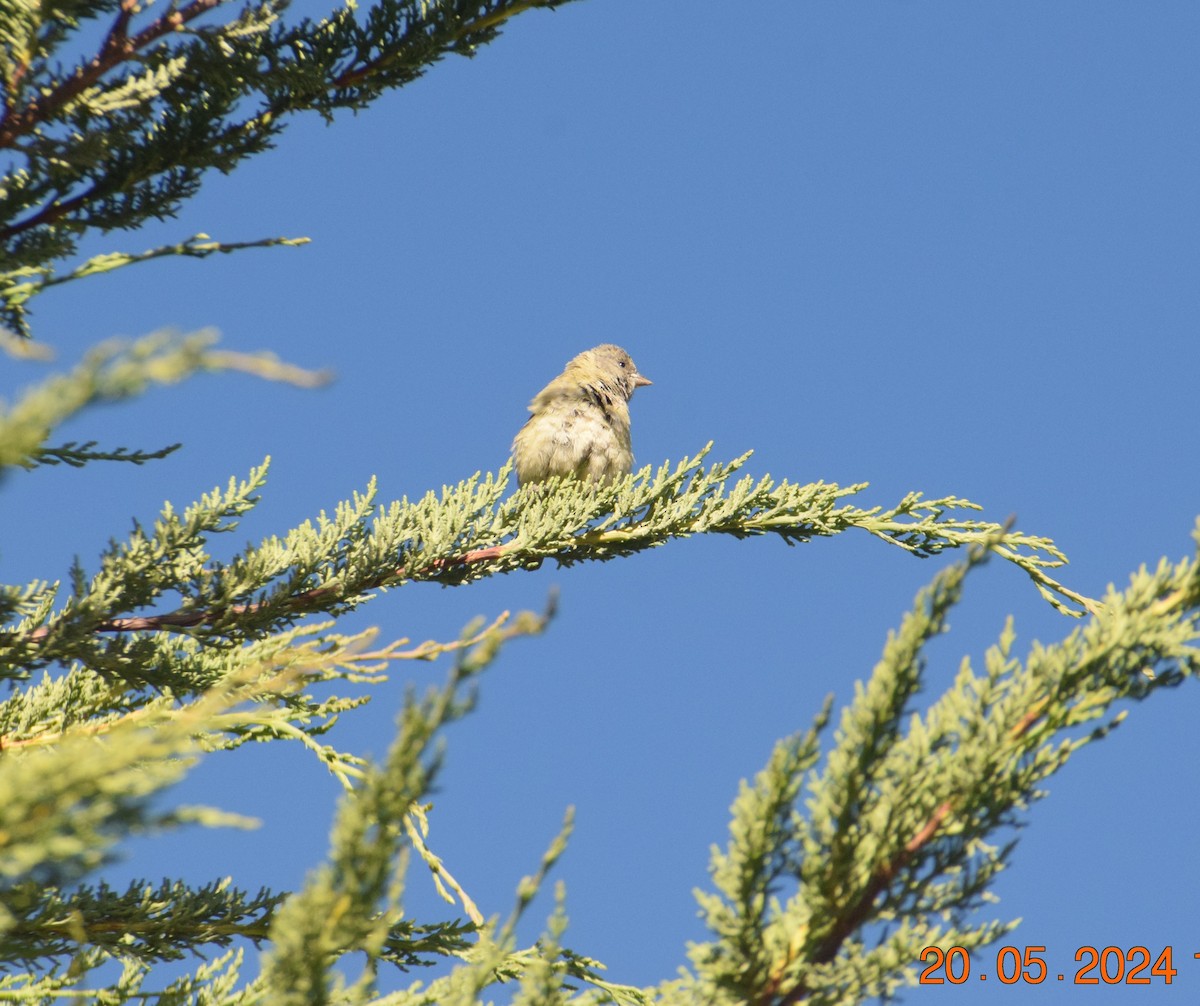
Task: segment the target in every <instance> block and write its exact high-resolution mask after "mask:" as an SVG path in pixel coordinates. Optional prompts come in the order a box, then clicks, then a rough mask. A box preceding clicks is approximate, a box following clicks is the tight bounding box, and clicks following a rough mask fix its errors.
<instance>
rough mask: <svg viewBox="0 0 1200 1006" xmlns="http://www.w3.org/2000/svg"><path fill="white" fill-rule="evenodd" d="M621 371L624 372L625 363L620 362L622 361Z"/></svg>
mask: <svg viewBox="0 0 1200 1006" xmlns="http://www.w3.org/2000/svg"><path fill="white" fill-rule="evenodd" d="M621 369H622V370H624V369H625V361H624V360H622V361H621Z"/></svg>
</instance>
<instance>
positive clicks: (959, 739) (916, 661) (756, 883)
mask: <svg viewBox="0 0 1200 1006" xmlns="http://www.w3.org/2000/svg"><path fill="white" fill-rule="evenodd" d="M1197 540H1198V542H1200V533H1198V537H1197ZM987 554H988V553H987V551H986V550H985V549H983V548H975V549H972V551H971V553H970V554H969V556H968V559H967V560H966V561H965V562H963V563H960V564H958V565H955V566H953V567H951V568H949V569H947V570H945V571H943V572H942V573H940V574H939V575H938V576H937V577H936V578H935V580H934V582H933V584H932V586H931V587H929V588H928V589H927V590H925V591H923V592H922V593H921V595H920V596H919V597H918V599H917V603H916V606H915V607H914V609H913V610H912V611H911V612H910V613H909V614H908V615H907V616H906V617H905V619H904V621H903V623H902V625H901V627H900V629H899V630H898V631H897V632H896V633H894V634H893V635H891V636H890V637H889V639H888V642H887V645H886V647H885V648H884V653H883V656H882V658H881V660H880V662H879V664H878V665H877V666H876V668H875V670H874V673H873V674H872V675H871V678H870V680H869V681H868V682H867V684H866V685H865V686H859V687H857V688H856V692H855V697H854V701H853V703H852V704H851V705H850V706H848V707H847V708H846V709H845V710H844V711H843V714H842V716H841V721H840V725H839V728H838V731H837V733H836V736H835V738H834V743H833V745H832V747H831V748H830V750H829V751H828V753H827V755H826V758H825V761H824V764H823V766H822V767H821V768H820V769H817V768H816V767H815V763H816V759H817V746H816V737H817V733H816V732H817V731H819V730H820V728H821V726H822V725H823V723H824V714H822V716H821V717H818V721H817V724H816V726H815V727H814V730H813V732H810V733H809V734H808V735H806V736H805V737H804V738H803V739H796V738H793V739H790V740H785V741H782V742H780V743H779V744H778V745H777V746H776V748H775V751H774V753H773V755H772V757H771V760H770V762H769V764H768V765H767V767H766V768H765V769H764V770H763V771H762V772H761V773H760V774H759V776H758V777H757V779H756V780H755V782H754V784H753V785H746V786H743V788H742V792H741V793H740V795H739V796H738V799H737V801H736V802H735V804H734V807H733V821H732V823H731V826H730V840H729V843H728V846H727V848H726V849H725V850H724V851H717V852H715V853H714V855H713V865H712V871H713V880H714V883H715V885H716V888H717V890H716V892H714V893H701V894H699V895H698V896H699V899H700V903H701V907H702V908H703V910H704V912H705V915H706V917H707V920H708V924H709V927H710V928H711V930H712V932H713V935H714V939H713V940H712V941H711V942H709V943H704V944H700V945H697V946H695V947H693V948H692V951H691V958H692V963H693V966H694V968H695V974H694V975H692V976H689V977H688V978H686V979H684V980H681V981H680V982H677V983H669V984H667V985H664V986H663V987H662V988H661V989H660V992H661V993H662V1001H663V1002H664V1003H668V1002H684V1001H688V997H692V1001H696V1000H699V1001H705V1002H717V1003H731V1004H732V1003H745V1002H751V1003H764V1004H765V1003H774V1004H785V1003H799V1002H806V1003H819V1004H835V1003H837V1004H841V1003H857V1002H861V1001H862V1000H863V999H865V998H868V997H871V996H888V995H890V994H892V993H893V992H894V991H895V990H896V989H897V988H898V987H899V986H900V985H902V984H904V983H905V982H911V981H913V980H914V979H915V974H914V962H917V961H919V960H920V959H921V953H922V951H923V950H924V949H925V948H926V947H929V946H939V947H942V948H943V949H945V948H947V947H950V946H962V947H966V948H971V947H975V946H980V945H982V944H984V943H987V942H990V941H992V940H995V939H996V938H998V937H999V936H1000V935H1002V934H1003V933H1004V932H1006V931H1007V930H1008V929H1009V928H1011V925H1012V923H1004V922H1002V921H991V920H986V919H985V920H983V921H977V920H976V919H975V918H974V917H973V915H972V913H974V912H975V911H976V910H978V909H979V908H980V907H981V906H983V905H984V904H985V903H987V902H988V901H989V900H990V899H991V895H990V890H989V889H990V885H991V882H992V881H993V880H994V878H995V876H996V874H997V873H998V872H999V871H1000V870H1002V869H1003V868H1004V866H1005V864H1006V862H1007V859H1008V856H1009V854H1010V852H1011V850H1012V848H1013V844H1014V840H1013V839H1012V837H1011V836H1012V834H1013V829H1014V827H1015V826H1017V825H1018V824H1019V823H1020V820H1021V814H1022V813H1023V811H1024V810H1025V809H1026V808H1027V807H1028V806H1029V804H1030V803H1032V802H1033V801H1034V800H1037V799H1040V798H1041V797H1043V796H1044V795H1045V792H1044V790H1043V788H1042V786H1043V784H1044V783H1045V780H1046V779H1048V778H1049V777H1050V776H1051V775H1053V774H1054V773H1055V772H1056V771H1058V769H1060V768H1061V767H1062V766H1063V765H1064V764H1065V763H1066V761H1067V760H1068V759H1069V758H1070V757H1071V756H1072V755H1073V754H1075V753H1076V752H1077V751H1078V750H1079V749H1080V748H1081V747H1083V746H1084V745H1086V744H1088V743H1089V742H1091V741H1093V740H1096V739H1097V738H1100V737H1103V736H1104V735H1105V734H1106V733H1107V732H1108V731H1109V730H1111V729H1112V728H1113V727H1114V726H1116V725H1117V724H1118V723H1119V722H1120V721H1121V719H1122V718H1123V717H1124V715H1125V711H1124V710H1119V709H1117V708H1116V706H1117V705H1118V703H1120V702H1121V701H1122V700H1128V699H1142V698H1145V697H1147V696H1149V695H1150V694H1152V693H1153V692H1155V691H1157V690H1158V689H1161V688H1164V687H1170V686H1173V685H1176V684H1178V683H1180V682H1181V681H1182V680H1183V679H1184V678H1186V677H1190V676H1193V675H1195V674H1196V672H1197V671H1198V670H1200V561H1198V560H1197V559H1196V558H1192V559H1189V560H1186V561H1184V562H1181V563H1178V564H1176V565H1171V564H1169V563H1166V562H1165V561H1164V562H1163V563H1162V564H1160V565H1159V567H1158V568H1157V569H1156V570H1155V571H1154V572H1147V571H1146V570H1142V571H1141V572H1139V573H1138V574H1136V575H1135V576H1134V577H1133V579H1132V580H1131V582H1130V585H1129V587H1128V588H1127V589H1126V590H1125V591H1123V592H1119V593H1118V592H1116V591H1110V592H1109V594H1108V595H1107V596H1106V597H1105V598H1104V599H1103V603H1102V604H1100V605H1098V606H1096V610H1095V613H1094V614H1093V616H1092V617H1091V618H1090V619H1089V620H1088V621H1087V622H1086V623H1085V624H1083V625H1081V626H1079V627H1078V628H1076V629H1075V630H1074V631H1073V632H1072V633H1071V634H1070V635H1068V636H1067V637H1066V638H1065V639H1064V640H1063V641H1062V642H1060V643H1058V644H1055V645H1052V646H1035V647H1034V648H1033V649H1032V650H1031V651H1030V653H1029V654H1028V656H1027V657H1026V658H1025V660H1024V661H1021V660H1019V659H1018V658H1016V657H1015V656H1014V655H1013V644H1014V640H1015V636H1014V633H1013V628H1012V624H1011V621H1010V622H1009V624H1008V625H1006V626H1005V629H1004V631H1003V633H1002V635H1001V637H1000V639H999V641H998V643H997V644H996V645H995V646H994V647H992V648H991V649H990V650H989V651H988V653H987V656H986V659H985V662H984V668H983V670H982V671H981V672H977V671H975V670H974V669H973V668H972V667H971V664H970V663H969V662H968V661H964V662H963V664H962V667H961V669H960V671H959V673H958V676H957V678H956V680H955V682H954V685H953V687H952V688H951V689H950V690H949V691H948V692H947V693H946V694H945V695H943V696H942V697H941V698H940V699H938V700H937V701H936V702H934V703H933V704H932V705H931V706H930V708H929V709H928V710H926V711H925V712H924V713H923V714H920V713H918V712H917V711H916V710H915V709H914V707H913V702H914V697H915V695H916V692H917V689H918V688H919V686H920V683H921V680H922V672H923V664H922V654H923V650H924V647H925V646H926V644H927V643H928V642H929V640H931V639H932V638H934V637H935V636H936V635H938V634H940V633H941V632H943V631H944V629H945V619H946V615H947V614H948V612H949V610H950V609H951V607H952V606H953V605H954V604H955V603H956V602H957V600H958V598H959V596H960V594H961V590H962V586H963V581H964V578H965V576H966V574H967V572H968V571H969V570H970V568H971V567H972V566H974V565H977V564H978V563H980V562H982V561H983V560H984V559H985V558H986V556H987ZM802 787H805V788H806V789H807V795H806V796H805V797H804V799H803V809H802V807H801V788H802Z"/></svg>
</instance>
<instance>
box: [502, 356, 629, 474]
mask: <svg viewBox="0 0 1200 1006" xmlns="http://www.w3.org/2000/svg"><path fill="white" fill-rule="evenodd" d="M651 383H652V382H651V381H650V379H649V378H646V377H643V376H642V375H641V374H639V373H638V369H637V366H636V365H635V364H634V362H633V359H632V358H631V357H630V355H629V354H628V353H627V352H625V350H623V349H622V348H621V347H620V346H614V345H612V344H611V343H605V344H604V345H602V346H596V347H595V348H594V349H589V350H586V351H585V352H583V353H580V354H579V355H578V356H576V357H575V358H574V359H573V360H571V361H570V362H569V363H568V364H567V366H566V369H565V370H563V372H562V373H561V374H559V375H558V377H556V378H555V379H554V380H553V381H551V382H550V383H549V384H547V385H546V386H545V387H544V388H543V389H542V390H541V391H539V392H538V393H537V395H535V396H534V399H533V401H532V402H530V403H529V411H530V412H532V413H533V415H532V416H530V417H529V419H527V420H526V421H525V425H524V426H522V427H521V429H520V431H519V432H518V433H517V435H516V438H515V439H514V440H513V444H512V453H513V460H514V462H515V465H516V470H517V484H518V485H519V486H526V485H532V484H535V483H538V482H545V481H546V480H547V479H549V478H553V477H554V476H556V475H569V476H573V477H574V478H577V479H582V480H586V481H591V482H596V483H598V484H600V485H606V484H608V483H610V482H612V481H613V480H614V479H617V478H619V477H620V476H622V475H628V474H629V472H630V471H631V470H632V468H633V447H632V444H631V442H630V434H629V400H630V399H631V398H632V397H633V393H634V391H636V390H637V389H638V388H644V387H647V386H648V385H649V384H651Z"/></svg>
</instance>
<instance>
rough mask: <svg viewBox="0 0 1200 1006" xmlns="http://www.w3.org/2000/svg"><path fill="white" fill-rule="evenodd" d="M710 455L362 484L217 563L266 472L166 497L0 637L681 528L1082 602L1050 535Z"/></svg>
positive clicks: (522, 558)
mask: <svg viewBox="0 0 1200 1006" xmlns="http://www.w3.org/2000/svg"><path fill="white" fill-rule="evenodd" d="M708 450H709V448H708V447H705V448H704V450H703V451H701V452H700V453H699V454H698V455H696V456H695V457H693V458H687V459H685V460H684V461H682V462H680V463H679V464H677V465H675V466H673V467H672V466H671V465H669V464H668V465H663V466H662V467H661V468H659V469H658V471H657V473H652V471H651V469H650V468H645V469H643V470H642V471H641V472H639V473H638V474H637V475H636V476H630V477H628V478H626V479H624V480H622V481H620V482H618V483H616V484H615V485H613V486H610V487H599V488H598V487H595V486H592V485H583V484H579V483H572V482H571V481H570V480H566V481H559V482H557V483H553V484H547V485H543V486H536V487H532V488H531V489H527V490H523V491H521V492H519V493H517V494H516V495H515V496H513V497H511V498H510V499H508V500H504V501H502V497H503V494H504V492H505V490H506V488H507V481H508V475H509V473H510V470H511V469H510V468H509V467H508V466H506V467H505V468H504V469H502V470H501V471H500V472H499V473H497V474H495V475H491V474H489V475H487V476H483V475H481V474H477V475H475V476H473V477H472V478H471V479H468V480H467V481H465V482H462V483H459V485H458V486H456V487H454V488H453V489H451V488H445V489H443V491H442V493H441V494H440V495H434V494H432V493H431V494H428V495H426V496H425V497H424V498H422V499H421V500H419V501H417V502H415V503H410V502H409V501H407V500H401V501H398V502H396V503H393V504H391V505H389V506H387V507H385V508H380V507H377V506H376V504H375V502H374V496H375V489H374V486H372V487H370V488H369V489H368V491H367V493H365V494H363V495H361V496H356V497H355V499H354V500H352V501H347V502H345V503H343V504H341V505H340V506H339V508H338V515H337V518H336V519H335V520H333V521H330V520H328V519H327V518H325V517H324V516H322V518H321V521H322V524H321V526H320V528H319V529H314V528H313V527H312V526H311V525H304V526H302V527H301V528H298V529H297V530H296V531H295V532H293V533H292V535H290V536H289V539H288V541H287V542H280V541H278V540H277V539H270V540H268V541H266V542H264V543H263V544H262V545H260V546H259V547H258V548H256V549H250V550H248V551H246V552H244V553H243V554H242V555H240V556H239V557H237V559H236V560H235V561H234V562H233V563H231V564H220V565H216V564H210V565H208V566H204V567H201V566H198V565H197V557H198V556H199V555H201V554H202V553H199V552H197V549H198V548H202V547H203V545H204V540H205V537H206V536H207V534H209V533H211V532H212V531H215V530H218V529H227V528H231V527H232V526H233V524H232V523H230V522H231V521H235V520H236V518H237V517H239V516H240V515H241V514H242V513H244V512H245V511H246V510H247V509H249V508H250V507H251V506H253V505H254V502H255V500H256V499H257V497H256V496H255V490H256V489H257V488H258V487H259V486H260V485H261V483H262V480H263V478H264V477H265V468H264V469H262V470H260V471H259V472H257V473H256V474H255V475H254V476H253V477H252V479H251V480H250V481H249V482H247V483H244V484H243V485H242V486H241V487H231V488H230V490H229V491H228V492H227V493H226V494H224V496H223V497H222V495H221V494H219V493H214V494H213V495H212V496H210V497H207V498H206V499H205V500H202V501H201V502H200V503H199V504H196V505H194V506H193V507H191V508H189V510H188V511H187V512H186V513H187V514H191V515H192V516H191V518H190V520H191V521H192V522H195V523H194V526H191V525H189V524H188V523H186V522H183V523H181V520H180V518H179V516H177V515H176V513H175V511H174V510H173V508H168V509H167V510H165V511H164V512H163V515H162V518H161V520H160V521H159V523H158V525H157V526H156V529H155V531H154V533H153V535H150V536H148V535H147V534H146V533H145V532H144V531H142V530H141V529H140V528H139V529H138V530H137V532H136V534H135V537H134V538H133V539H132V540H131V541H130V542H128V543H127V544H124V545H119V546H118V545H115V544H114V546H113V548H112V549H110V551H109V553H108V554H107V555H106V556H105V558H104V570H105V571H104V572H102V573H101V574H98V577H99V578H98V579H95V580H93V582H92V584H91V586H84V585H83V584H81V585H80V587H79V588H78V589H77V592H76V596H75V598H74V599H73V600H72V601H71V603H70V605H69V606H68V608H67V609H65V610H64V611H62V612H61V613H59V614H58V615H56V616H53V617H46V618H43V619H41V620H40V624H33V623H27V624H26V625H24V626H23V627H20V628H18V629H16V630H14V631H11V632H9V633H7V634H6V635H5V636H4V637H3V638H4V641H6V642H7V643H9V644H10V645H13V646H15V647H16V648H17V650H16V652H17V653H19V654H20V656H21V658H24V657H36V658H37V659H38V660H44V659H51V657H52V655H53V653H54V652H55V649H56V646H57V645H58V644H56V645H55V646H47V644H48V642H49V641H50V640H51V639H53V638H55V637H58V638H60V639H62V640H63V641H64V644H65V641H66V640H67V639H68V638H71V639H74V640H75V641H76V642H75V643H74V644H71V645H70V647H69V649H67V650H64V651H62V655H63V656H65V654H66V653H70V654H71V655H72V657H73V658H75V659H83V658H84V654H85V653H86V652H88V650H89V649H92V648H94V647H92V646H91V645H90V644H86V643H84V642H83V640H84V638H85V637H86V636H89V635H92V634H104V633H117V634H120V633H132V632H162V631H184V630H206V631H212V632H216V633H218V634H221V635H225V636H229V637H230V638H252V637H253V636H254V635H256V634H258V633H260V632H262V631H264V630H265V629H268V628H270V627H272V626H275V627H278V626H282V625H287V624H291V623H292V622H293V621H294V620H296V619H297V618H300V617H303V616H306V615H311V614H319V613H336V612H338V611H341V610H344V609H345V608H347V607H349V606H352V605H355V604H357V603H360V602H361V600H362V599H363V598H364V597H365V596H366V595H367V594H368V592H370V591H372V590H375V589H378V588H380V587H392V586H398V585H401V584H404V583H408V582H438V583H443V584H449V585H457V584H463V583H468V582H471V581H473V580H477V579H480V578H482V577H485V576H492V575H495V574H497V573H505V572H510V571H513V570H516V569H521V568H528V567H533V566H537V565H540V564H541V563H542V562H543V561H544V560H546V559H554V560H555V561H557V562H558V563H559V564H560V565H564V566H565V565H571V564H573V563H576V562H582V561H588V560H591V561H597V560H599V561H606V560H609V559H612V558H616V557H618V556H623V555H632V554H634V553H636V552H639V551H641V550H643V549H647V548H652V547H655V546H658V545H662V544H664V543H666V542H667V541H670V540H672V539H675V538H682V537H688V536H690V535H693V534H704V533H708V534H730V535H734V536H736V537H747V536H751V535H762V534H774V535H776V536H778V537H779V538H781V539H782V540H783V541H784V542H785V543H787V544H789V545H792V544H795V543H797V542H805V541H810V540H812V539H813V538H817V537H829V536H832V535H835V534H838V533H841V532H844V531H847V530H851V529H853V528H858V529H860V530H865V531H867V532H868V533H870V534H872V535H873V536H875V537H878V538H881V539H883V540H885V541H887V542H889V543H890V544H893V545H897V546H899V547H900V548H902V549H904V550H905V551H907V552H910V553H912V554H914V555H917V556H928V555H935V554H937V553H939V552H941V551H943V550H945V549H948V548H960V547H963V546H970V545H973V544H980V543H988V547H989V548H991V549H992V550H993V551H994V552H995V553H996V554H997V555H999V556H1001V557H1002V558H1004V559H1006V560H1007V561H1009V562H1011V563H1013V564H1014V565H1016V566H1018V568H1020V569H1022V570H1024V572H1025V573H1026V574H1027V575H1028V576H1029V577H1030V578H1031V579H1032V580H1033V581H1034V583H1035V584H1036V585H1037V587H1038V589H1039V591H1040V592H1041V593H1042V595H1043V596H1044V597H1046V598H1047V599H1048V600H1049V601H1050V602H1051V603H1052V604H1053V605H1054V606H1055V607H1056V608H1058V609H1059V610H1062V611H1065V612H1070V613H1077V610H1076V609H1072V608H1069V607H1068V602H1072V603H1074V604H1077V605H1081V606H1090V605H1091V604H1092V602H1091V601H1090V600H1089V599H1087V598H1084V597H1083V596H1082V595H1080V594H1078V593H1076V592H1074V591H1072V590H1070V589H1069V588H1067V587H1065V586H1063V585H1062V584H1060V583H1058V581H1056V580H1054V579H1053V578H1052V577H1050V576H1049V574H1048V573H1047V570H1048V569H1052V568H1054V567H1056V566H1059V565H1061V564H1062V563H1063V562H1065V557H1064V556H1063V555H1062V553H1061V552H1060V551H1059V550H1058V549H1057V548H1056V547H1055V546H1054V544H1053V542H1051V541H1050V540H1049V539H1047V538H1042V537H1036V536H1030V535H1026V534H1024V533H1021V532H1017V531H1012V530H1010V531H1007V532H1005V531H1004V528H1003V526H1001V525H997V524H995V523H993V522H990V521H981V520H967V519H963V518H961V517H959V516H957V513H956V512H957V511H961V510H968V511H972V510H978V509H979V507H978V506H977V505H976V504H974V503H971V502H970V501H967V500H962V499H958V498H956V497H946V498H944V499H937V500H923V499H922V498H921V497H920V495H919V494H915V493H913V494H909V495H908V496H906V497H905V498H904V499H903V500H901V501H900V503H899V504H898V505H897V506H895V507H893V508H891V509H888V510H884V509H882V508H880V507H872V508H870V509H861V508H858V507H856V506H853V505H850V504H847V503H846V502H845V501H846V500H847V499H848V498H850V497H853V496H855V495H857V494H859V493H860V492H862V490H863V489H865V488H866V487H865V484H863V485H855V486H850V487H840V486H837V485H832V484H829V483H824V482H818V483H812V484H810V485H792V484H790V483H788V482H786V481H785V482H781V483H778V484H776V483H775V482H774V480H773V479H771V478H770V477H766V478H761V479H754V478H752V477H744V478H741V479H739V480H737V481H736V482H731V476H732V475H733V474H734V473H735V472H736V471H737V470H738V469H739V468H740V467H741V466H742V465H743V464H744V463H745V461H746V458H747V457H748V455H746V456H743V457H741V458H738V459H736V460H734V461H733V462H729V463H717V464H713V465H711V466H709V467H708V468H707V469H705V468H704V467H703V465H702V462H703V460H704V458H705V455H706V454H707V453H708ZM368 521H372V523H370V524H368ZM177 552H178V553H180V554H181V555H186V557H187V562H188V568H189V572H188V574H187V576H186V577H185V581H186V582H192V583H194V584H195V588H194V591H191V592H190V593H192V596H191V597H190V598H189V600H188V603H187V605H186V606H184V607H182V608H177V609H176V610H174V611H170V612H162V613H157V612H156V613H149V614H133V613H120V614H118V613H117V612H118V611H121V609H125V611H128V609H129V608H131V607H134V606H141V605H147V604H149V603H152V602H153V601H154V600H155V599H156V598H157V597H158V596H159V595H160V593H161V589H160V588H158V587H155V583H156V582H161V583H162V584H163V585H164V586H165V585H166V584H167V583H178V582H179V580H178V578H175V574H174V573H173V572H172V568H171V565H170V562H166V563H164V562H163V561H162V558H161V557H162V556H163V555H166V556H170V555H172V554H175V553H177ZM138 555H141V556H144V557H145V558H144V559H141V560H137V569H138V573H137V577H136V582H137V583H138V584H139V585H140V587H139V591H138V592H137V596H136V597H135V596H134V595H132V594H129V595H128V596H127V597H126V598H125V599H121V598H118V597H116V596H105V595H104V593H103V591H104V589H105V588H103V587H102V585H103V584H104V583H106V582H116V581H117V578H118V577H119V579H120V582H122V583H125V584H128V583H129V582H130V579H131V575H132V573H133V569H132V568H131V567H130V566H129V563H130V562H132V561H134V559H135V556H138ZM397 560H399V561H397ZM10 596H15V595H10ZM248 596H255V597H256V599H253V600H251V599H248ZM114 609H116V610H114ZM47 614H48V613H47ZM36 646H43V647H47V648H46V649H45V650H44V652H42V653H40V654H38V653H36V651H35V650H31V649H29V647H36ZM0 655H2V654H0Z"/></svg>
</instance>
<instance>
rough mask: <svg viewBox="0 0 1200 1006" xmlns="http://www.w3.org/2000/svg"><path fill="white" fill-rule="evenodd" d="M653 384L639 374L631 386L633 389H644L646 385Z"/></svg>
mask: <svg viewBox="0 0 1200 1006" xmlns="http://www.w3.org/2000/svg"><path fill="white" fill-rule="evenodd" d="M653 383H654V382H653V381H652V380H650V378H648V377H642V375H641V374H638V376H637V377H636V378H634V381H633V386H634V387H635V388H645V387H647V386H648V385H651V384H653Z"/></svg>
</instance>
